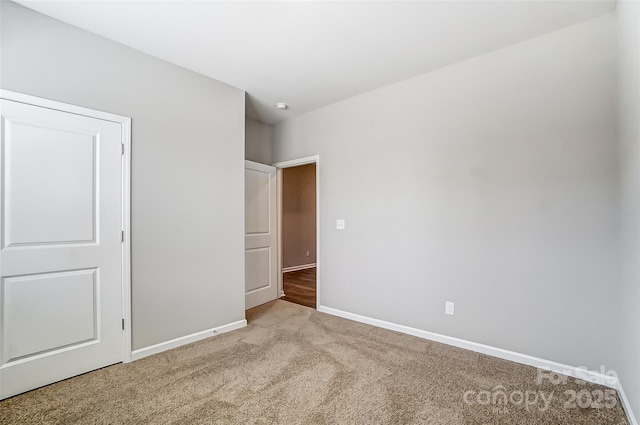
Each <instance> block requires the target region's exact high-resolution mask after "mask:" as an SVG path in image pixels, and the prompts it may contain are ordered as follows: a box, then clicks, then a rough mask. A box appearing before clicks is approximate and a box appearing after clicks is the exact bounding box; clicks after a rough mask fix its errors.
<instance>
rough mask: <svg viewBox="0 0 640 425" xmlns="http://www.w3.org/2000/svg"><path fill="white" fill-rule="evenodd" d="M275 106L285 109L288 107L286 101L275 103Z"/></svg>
mask: <svg viewBox="0 0 640 425" xmlns="http://www.w3.org/2000/svg"><path fill="white" fill-rule="evenodd" d="M276 108H278V109H282V110H285V109H287V108H289V105H287V104H286V103H283V102H280V103H276Z"/></svg>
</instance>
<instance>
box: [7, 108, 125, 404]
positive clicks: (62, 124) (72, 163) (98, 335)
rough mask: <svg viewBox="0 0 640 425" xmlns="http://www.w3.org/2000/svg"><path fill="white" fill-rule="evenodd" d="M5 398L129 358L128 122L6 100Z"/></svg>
mask: <svg viewBox="0 0 640 425" xmlns="http://www.w3.org/2000/svg"><path fill="white" fill-rule="evenodd" d="M0 102H1V104H0V108H1V109H0V111H1V115H2V129H1V133H2V146H1V150H0V165H1V173H0V186H1V189H2V190H1V196H0V213H1V218H0V221H1V224H2V226H1V234H0V280H1V286H0V288H1V290H0V311H1V314H0V342H1V344H2V347H1V348H0V398H6V397H9V396H12V395H15V394H19V393H21V392H24V391H27V390H30V389H33V388H36V387H39V386H42V385H46V384H49V383H52V382H55V381H58V380H61V379H66V378H68V377H71V376H74V375H78V374H81V373H84V372H87V371H90V370H94V369H97V368H100V367H103V366H107V365H110V364H113V363H118V362H120V361H122V360H123V330H122V323H123V322H122V320H123V319H122V318H123V307H122V305H123V301H122V299H123V298H122V294H123V293H122V267H123V266H122V259H123V257H122V249H123V245H122V243H121V230H122V228H123V227H122V222H123V218H122V202H123V201H122V199H123V197H122V190H123V189H122V166H123V165H122V164H123V160H122V156H121V146H122V141H123V133H122V124H121V123H116V122H111V121H106V120H102V119H96V118H92V117H89V116H84V115H79V114H75V113H69V112H64V111H61V110H54V109H49V108H45V107H41V106H34V105H30V104H26V103H21V102H16V101H10V100H5V99H2V100H0Z"/></svg>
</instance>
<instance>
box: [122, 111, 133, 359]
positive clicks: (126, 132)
mask: <svg viewBox="0 0 640 425" xmlns="http://www.w3.org/2000/svg"><path fill="white" fill-rule="evenodd" d="M122 139H123V143H124V155H123V156H122V210H123V211H122V230H124V243H123V245H122V318H123V319H124V332H123V336H122V338H123V342H124V347H123V359H122V362H123V363H129V362H130V361H131V360H132V359H131V340H132V333H131V118H127V119H126V120H125V122H124V123H123V124H122Z"/></svg>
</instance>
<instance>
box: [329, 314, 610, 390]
mask: <svg viewBox="0 0 640 425" xmlns="http://www.w3.org/2000/svg"><path fill="white" fill-rule="evenodd" d="M318 311H320V312H322V313H327V314H331V315H333V316H338V317H342V318H345V319H350V320H354V321H356V322H361V323H366V324H368V325H373V326H377V327H379V328H384V329H389V330H392V331H396V332H401V333H404V334H408V335H413V336H417V337H419V338H423V339H428V340H430V341H436V342H440V343H443V344H447V345H451V346H454V347H458V348H464V349H465V350H470V351H474V352H476V353H481V354H487V355H489V356H493V357H498V358H500V359H504V360H509V361H512V362H516V363H521V364H525V365H529V366H534V367H537V368H540V369H549V370H551V371H553V372H557V373H561V374H563V375H567V376H571V377H575V378H579V379H585V376H586V377H588V378H592V379H594V380H598V383H602V385H605V386H607V387H610V388H616V389H617V388H618V383H619V381H618V379H617V378H614V377H611V376H606V375H603V374H601V373H599V372H595V371H589V370H586V369H584V368H579V367H575V366H569V365H565V364H562V363H557V362H554V361H550V360H545V359H541V358H538V357H533V356H529V355H527V354H521V353H517V352H515V351H509V350H504V349H502V348H497V347H492V346H490V345H485V344H479V343H477V342H472V341H467V340H464V339H460V338H454V337H451V336H447V335H442V334H437V333H434V332H429V331H425V330H422V329H417V328H412V327H409V326H404V325H398V324H396V323H392V322H387V321H384V320H379V319H373V318H371V317H367V316H361V315H359V314H355V313H349V312H346V311H342V310H337V309H335V308H331V307H326V306H323V305H321V306H319V307H318Z"/></svg>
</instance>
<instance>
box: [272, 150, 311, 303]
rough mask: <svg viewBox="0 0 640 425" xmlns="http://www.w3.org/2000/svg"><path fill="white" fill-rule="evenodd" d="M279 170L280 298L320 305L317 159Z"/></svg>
mask: <svg viewBox="0 0 640 425" xmlns="http://www.w3.org/2000/svg"><path fill="white" fill-rule="evenodd" d="M275 166H276V167H278V168H279V169H278V194H279V207H280V208H279V214H278V215H279V219H280V225H279V226H278V228H279V233H280V243H279V247H280V272H281V273H280V280H281V288H282V292H281V298H282V299H283V300H285V301H290V302H293V303H296V304H300V305H304V306H307V307H311V308H316V306H317V299H318V297H317V288H318V285H317V282H318V274H317V269H318V252H317V247H318V238H317V233H318V232H317V227H318V225H317V223H318V214H317V213H318V204H317V199H318V196H317V195H318V193H317V183H318V182H317V174H318V164H317V158H315V157H313V158H305V159H302V160H299V161H288V162H287V163H281V164H275Z"/></svg>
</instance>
